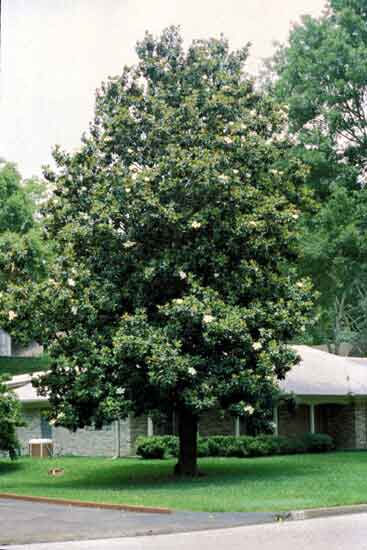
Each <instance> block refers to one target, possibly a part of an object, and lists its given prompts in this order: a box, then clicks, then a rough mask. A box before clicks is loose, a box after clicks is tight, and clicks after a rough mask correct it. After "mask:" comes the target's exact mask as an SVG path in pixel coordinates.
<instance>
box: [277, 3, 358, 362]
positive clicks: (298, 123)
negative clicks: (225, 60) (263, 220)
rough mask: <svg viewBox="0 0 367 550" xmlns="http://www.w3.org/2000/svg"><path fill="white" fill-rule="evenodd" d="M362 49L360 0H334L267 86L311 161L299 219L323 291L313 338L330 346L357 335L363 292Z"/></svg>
mask: <svg viewBox="0 0 367 550" xmlns="http://www.w3.org/2000/svg"><path fill="white" fill-rule="evenodd" d="M366 56H367V15H366V3H365V1H364V0H363V1H362V0H331V1H330V2H329V6H328V10H327V11H326V12H325V14H324V15H323V16H322V17H320V18H318V19H315V18H312V17H305V18H304V19H303V21H302V23H301V24H300V25H297V26H295V27H294V28H293V30H292V31H291V33H290V37H289V42H288V44H286V45H285V46H282V47H280V48H279V50H278V52H277V54H276V56H275V57H274V59H273V60H272V63H271V64H270V65H271V69H272V73H271V76H272V77H273V78H271V80H272V93H273V94H274V96H275V98H276V100H277V101H282V102H284V103H285V104H286V105H287V106H288V113H289V131H290V134H291V135H292V140H293V143H294V147H293V152H292V154H293V155H294V156H295V157H296V158H297V159H299V160H301V161H302V162H303V163H304V164H305V165H306V166H307V167H308V169H309V172H308V178H307V183H308V185H309V186H310V187H311V188H312V189H313V191H314V193H315V198H316V203H317V204H316V205H315V206H316V208H315V212H314V214H312V215H309V214H307V213H306V214H305V215H303V216H302V217H301V223H300V234H301V238H300V248H301V257H302V258H303V260H302V264H301V266H302V270H303V273H305V274H308V275H310V276H311V277H312V279H313V281H314V284H315V286H316V288H317V289H318V290H319V292H320V298H319V301H318V305H319V313H320V317H319V323H318V324H316V326H315V327H314V329H313V331H312V333H311V334H312V335H313V336H312V337H311V341H312V338H313V337H315V342H316V341H317V343H329V344H330V347H331V349H332V350H333V351H337V350H338V349H339V347H340V343H341V342H343V341H344V342H345V341H350V342H353V343H356V341H357V340H358V338H359V337H360V331H359V328H358V327H359V325H360V320H361V312H360V311H359V304H360V302H361V293H362V294H363V295H365V294H366V292H367V286H366V283H365V280H366V278H365V274H366V266H367V254H366V252H367V251H366V246H365V243H364V240H365V237H364V235H365V229H366V207H365V203H366V198H365V196H366V191H365V190H364V186H365V184H366V183H367V172H366V167H367V108H366V105H367V103H366V101H367V64H366ZM317 211H318V213H316V212H317ZM358 319H359V320H358Z"/></svg>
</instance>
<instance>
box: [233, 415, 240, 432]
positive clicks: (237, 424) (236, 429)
mask: <svg viewBox="0 0 367 550" xmlns="http://www.w3.org/2000/svg"><path fill="white" fill-rule="evenodd" d="M234 435H235V436H236V437H240V435H241V433H240V417H239V416H236V417H235V419H234Z"/></svg>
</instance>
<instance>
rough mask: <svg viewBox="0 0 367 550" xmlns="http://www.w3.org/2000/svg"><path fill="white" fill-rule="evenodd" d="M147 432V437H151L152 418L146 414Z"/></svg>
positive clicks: (152, 430) (152, 429)
mask: <svg viewBox="0 0 367 550" xmlns="http://www.w3.org/2000/svg"><path fill="white" fill-rule="evenodd" d="M147 433H148V437H152V435H154V427H153V420H152V419H151V417H150V416H148V426H147Z"/></svg>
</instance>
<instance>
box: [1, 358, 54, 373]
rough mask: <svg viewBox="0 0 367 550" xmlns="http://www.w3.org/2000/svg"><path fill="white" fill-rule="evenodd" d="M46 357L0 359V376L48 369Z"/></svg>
mask: <svg viewBox="0 0 367 550" xmlns="http://www.w3.org/2000/svg"><path fill="white" fill-rule="evenodd" d="M49 362H50V360H49V358H48V357H47V355H40V356H39V357H0V376H2V375H6V376H16V375H18V374H31V373H32V372H37V371H44V370H47V369H48V366H49Z"/></svg>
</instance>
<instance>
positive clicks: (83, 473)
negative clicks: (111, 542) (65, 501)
mask: <svg viewBox="0 0 367 550" xmlns="http://www.w3.org/2000/svg"><path fill="white" fill-rule="evenodd" d="M174 463H175V462H174V461H171V460H170V461H160V462H157V463H152V461H149V462H148V461H141V462H138V461H135V462H134V463H130V464H129V461H128V460H126V461H124V460H121V461H115V462H110V463H108V462H105V463H103V464H102V463H101V465H100V466H98V468H90V469H87V470H86V469H84V468H81V469H78V466H77V465H76V464H75V463H74V465H72V464H70V465H68V464H67V463H65V465H64V467H65V476H64V477H62V478H48V479H47V481H46V480H45V478H43V479H37V481H36V480H34V481H33V482H32V485H33V483H37V487H38V488H42V487H44V488H48V489H49V488H51V487H52V489H55V490H57V491H59V490H62V489H65V490H74V491H75V490H76V491H82V490H86V491H88V490H89V489H90V490H94V491H96V490H97V491H98V490H101V491H119V490H129V489H133V490H134V491H135V492H140V491H154V490H157V489H159V490H162V489H168V490H170V489H171V490H174V489H177V488H179V489H180V491H185V490H191V489H192V488H193V487H197V488H199V487H200V489H206V488H207V489H209V488H214V487H215V486H217V485H218V486H219V485H220V486H221V487H223V486H225V487H226V488H229V489H230V488H231V487H233V488H235V487H238V484H239V483H242V482H244V483H249V484H251V483H256V482H258V481H259V480H262V481H265V482H267V481H268V482H270V481H276V480H277V479H285V478H287V479H289V478H292V477H296V478H299V479H300V478H303V477H307V476H308V475H309V472H308V469H307V467H306V468H305V465H304V464H303V463H299V464H297V463H293V464H292V466H291V468H290V465H289V462H287V461H285V462H284V463H283V462H277V463H274V461H270V460H256V461H251V462H250V461H247V460H246V459H245V460H243V461H238V460H237V461H231V459H222V460H220V459H217V460H202V461H200V469H201V471H202V472H204V473H205V475H204V476H203V477H198V478H177V477H175V476H174V475H173V467H174ZM22 485H23V487H24V486H25V485H27V481H26V480H24V483H23V484H22Z"/></svg>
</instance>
